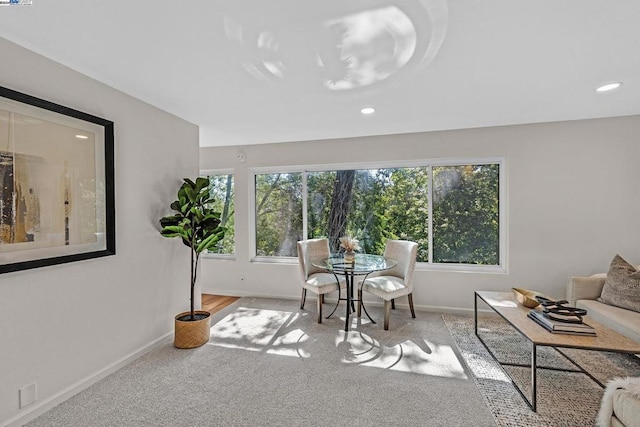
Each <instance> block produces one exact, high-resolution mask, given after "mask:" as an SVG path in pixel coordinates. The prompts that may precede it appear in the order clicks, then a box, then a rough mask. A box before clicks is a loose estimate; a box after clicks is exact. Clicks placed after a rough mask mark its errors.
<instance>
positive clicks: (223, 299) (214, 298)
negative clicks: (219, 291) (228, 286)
mask: <svg viewBox="0 0 640 427" xmlns="http://www.w3.org/2000/svg"><path fill="white" fill-rule="evenodd" d="M239 299H240V297H232V296H227V295H211V294H202V309H203V310H206V311H208V312H209V313H211V314H214V313H217V312H218V311H220V310H222V309H223V308H225V307H226V306H228V305H229V304H233V303H234V302H235V301H237V300H239Z"/></svg>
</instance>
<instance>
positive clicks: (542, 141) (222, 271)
mask: <svg viewBox="0 0 640 427" xmlns="http://www.w3.org/2000/svg"><path fill="white" fill-rule="evenodd" d="M239 151H243V152H244V154H245V155H246V162H245V163H240V162H238V161H237V159H236V154H237V153H238V152H239ZM465 157H469V158H481V157H503V158H504V159H505V161H506V173H507V199H506V200H505V202H506V203H507V221H508V232H507V242H508V246H507V250H508V253H507V258H508V272H507V273H506V274H490V273H462V272H452V271H448V272H445V271H433V270H431V271H430V270H428V269H420V270H419V271H417V272H416V275H415V280H416V288H415V292H414V302H415V304H416V305H417V306H418V307H421V308H423V309H434V310H453V311H464V310H470V309H472V308H473V291H474V290H496V291H500V290H503V291H510V289H511V287H522V288H528V289H536V290H539V291H542V292H544V293H546V294H548V295H549V296H551V297H555V298H559V297H564V292H565V291H564V286H565V283H566V281H567V278H568V276H571V275H588V274H592V273H595V272H600V271H606V270H607V269H608V265H609V262H610V261H611V259H612V258H613V256H614V255H615V254H616V253H620V254H621V255H622V256H623V257H625V258H627V259H628V261H630V262H632V263H640V239H638V232H637V224H638V217H639V215H640V198H639V197H637V194H638V183H639V182H640V168H639V167H638V159H640V116H631V117H620V118H610V119H599V120H584V121H572V122H558V123H543V124H533V125H520V126H506V127H493V128H481V129H468V130H460V131H445V132H432V133H418V134H404V135H388V136H377V137H365V138H352V139H336V140H329V141H309V142H304V143H282V144H268V145H254V146H244V147H221V148H213V147H211V148H201V149H200V168H201V169H215V168H227V167H229V165H233V167H234V170H235V174H236V259H235V261H220V260H214V259H206V260H204V263H203V268H202V275H201V279H202V282H201V285H202V287H203V290H204V291H206V292H209V293H220V294H230V295H264V296H273V297H282V298H299V294H300V287H299V285H298V281H299V276H298V275H299V273H298V267H297V265H296V264H295V263H291V264H284V265H283V264H265V263H257V262H251V260H250V255H249V254H250V253H251V251H250V248H249V233H250V232H251V230H250V229H249V217H248V210H249V209H248V206H249V205H248V203H249V200H250V197H251V195H250V194H248V184H249V179H250V175H249V173H250V171H249V168H251V167H263V166H283V167H286V166H288V165H315V164H335V163H340V162H375V161H393V160H398V161H403V160H415V159H443V158H465ZM241 276H245V280H244V281H241V280H240V277H241ZM401 302H402V303H406V300H405V301H401Z"/></svg>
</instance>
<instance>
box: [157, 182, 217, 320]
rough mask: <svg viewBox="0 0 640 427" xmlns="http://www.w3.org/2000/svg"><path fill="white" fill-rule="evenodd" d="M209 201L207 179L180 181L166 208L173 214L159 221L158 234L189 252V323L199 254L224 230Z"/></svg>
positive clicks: (192, 317)
mask: <svg viewBox="0 0 640 427" xmlns="http://www.w3.org/2000/svg"><path fill="white" fill-rule="evenodd" d="M211 202H213V199H212V198H211V194H210V192H209V179H208V178H202V177H198V178H196V181H195V182H193V181H192V180H190V179H188V178H184V183H183V184H182V186H181V187H180V189H179V190H178V200H176V201H174V202H173V203H171V205H170V207H171V209H173V210H174V211H175V212H176V213H175V214H174V215H170V216H165V217H162V218H160V226H161V227H162V229H161V230H160V234H161V235H162V236H164V237H168V238H171V237H179V238H180V239H182V243H184V245H185V246H188V247H189V248H190V250H191V316H190V320H196V318H195V314H194V311H195V310H194V292H195V286H196V280H197V278H198V277H197V275H198V262H199V260H200V255H201V254H202V252H204V251H205V250H207V249H213V248H214V247H215V246H216V245H217V244H218V243H219V242H220V241H221V240H222V239H223V238H224V234H225V232H226V228H225V227H222V226H221V225H220V212H216V211H215V210H214V209H212V208H210V207H208V206H209V205H210V203H211Z"/></svg>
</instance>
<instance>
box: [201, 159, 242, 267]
mask: <svg viewBox="0 0 640 427" xmlns="http://www.w3.org/2000/svg"><path fill="white" fill-rule="evenodd" d="M211 175H233V198H234V203H233V204H234V206H235V197H236V170H235V169H201V170H200V172H199V175H198V176H202V177H207V176H211ZM233 224H234V226H235V224H236V212H235V209H234V212H233ZM234 234H235V233H234ZM237 246H238V245H237V242H236V241H235V239H234V242H233V253H232V254H214V253H211V252H207V251H203V252H202V254H200V256H201V257H202V258H212V259H219V260H231V261H234V260H235V259H236V253H237V249H238V247H237Z"/></svg>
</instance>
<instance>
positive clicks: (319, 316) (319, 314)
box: [317, 294, 323, 323]
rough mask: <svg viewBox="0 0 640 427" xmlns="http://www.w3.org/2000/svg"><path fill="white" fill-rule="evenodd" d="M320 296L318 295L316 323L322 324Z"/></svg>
mask: <svg viewBox="0 0 640 427" xmlns="http://www.w3.org/2000/svg"><path fill="white" fill-rule="evenodd" d="M322 297H323V295H322V294H318V304H317V305H318V323H322Z"/></svg>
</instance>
